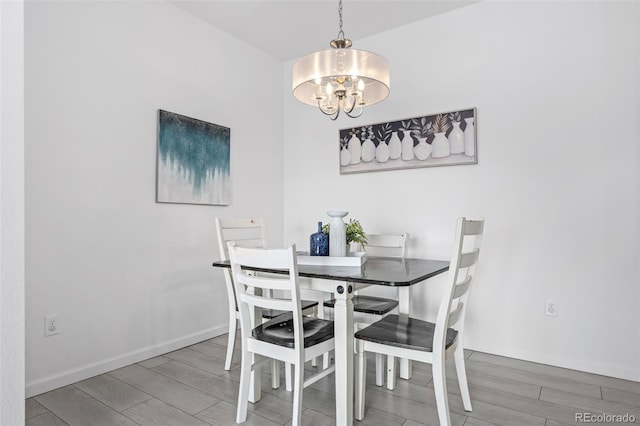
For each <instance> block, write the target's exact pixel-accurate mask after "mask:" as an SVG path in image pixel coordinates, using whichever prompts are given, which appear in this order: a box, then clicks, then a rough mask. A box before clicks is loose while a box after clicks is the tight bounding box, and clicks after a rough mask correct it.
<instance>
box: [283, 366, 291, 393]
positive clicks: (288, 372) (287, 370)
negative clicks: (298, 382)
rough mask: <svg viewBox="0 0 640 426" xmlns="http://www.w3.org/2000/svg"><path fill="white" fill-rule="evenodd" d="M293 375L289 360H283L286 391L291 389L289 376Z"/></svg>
mask: <svg viewBox="0 0 640 426" xmlns="http://www.w3.org/2000/svg"><path fill="white" fill-rule="evenodd" d="M292 375H293V372H292V370H291V363H290V362H285V363H284V380H285V383H286V385H285V386H286V389H287V392H291V391H292V390H293V378H292V377H291V376H292Z"/></svg>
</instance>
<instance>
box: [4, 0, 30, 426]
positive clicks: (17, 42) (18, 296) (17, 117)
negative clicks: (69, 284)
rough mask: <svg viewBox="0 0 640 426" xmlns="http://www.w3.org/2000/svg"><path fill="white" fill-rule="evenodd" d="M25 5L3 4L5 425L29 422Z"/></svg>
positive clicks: (18, 3) (19, 2)
mask: <svg viewBox="0 0 640 426" xmlns="http://www.w3.org/2000/svg"><path fill="white" fill-rule="evenodd" d="M23 17H24V4H23V2H22V1H13V2H0V98H1V99H2V102H1V103H0V424H2V425H20V424H24V395H25V393H24V352H25V351H24V304H25V303H24V280H25V278H24V275H25V273H24V262H25V260H24V220H25V219H24V20H23Z"/></svg>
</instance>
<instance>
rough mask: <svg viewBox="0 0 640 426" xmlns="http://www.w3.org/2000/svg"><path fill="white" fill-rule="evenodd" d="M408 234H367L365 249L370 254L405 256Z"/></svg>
mask: <svg viewBox="0 0 640 426" xmlns="http://www.w3.org/2000/svg"><path fill="white" fill-rule="evenodd" d="M408 238H409V234H408V233H405V234H399V235H392V234H367V245H366V247H365V251H366V252H367V254H368V255H370V256H384V257H407V240H408Z"/></svg>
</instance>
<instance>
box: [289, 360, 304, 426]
mask: <svg viewBox="0 0 640 426" xmlns="http://www.w3.org/2000/svg"><path fill="white" fill-rule="evenodd" d="M294 369H295V373H294V380H295V384H294V386H293V417H292V419H291V426H300V425H301V424H302V390H303V388H304V362H303V360H302V359H300V360H298V362H297V363H295V367H294Z"/></svg>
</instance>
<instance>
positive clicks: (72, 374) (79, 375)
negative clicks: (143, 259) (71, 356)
mask: <svg viewBox="0 0 640 426" xmlns="http://www.w3.org/2000/svg"><path fill="white" fill-rule="evenodd" d="M228 331H229V329H228V326H227V325H226V324H225V325H221V326H219V327H214V328H209V329H207V330H203V331H199V332H197V333H193V334H190V335H188V336H183V337H179V338H177V339H173V340H169V341H166V342H162V343H159V344H158V345H154V346H148V347H146V348H142V349H139V350H136V351H133V352H129V353H126V354H123V355H120V356H116V357H113V358H108V359H105V360H102V361H98V362H95V363H91V364H87V365H83V366H81V367H78V368H74V369H72V370H67V371H63V372H61V373H57V374H54V375H51V376H47V377H44V378H42V379H37V380H34V381H31V382H28V383H27V384H26V397H27V398H30V397H32V396H35V395H40V394H41V393H44V392H48V391H50V390H53V389H57V388H60V387H62V386H67V385H70V384H72V383H76V382H79V381H81V380H85V379H88V378H90V377H94V376H97V375H99V374H104V373H106V372H108V371H111V370H115V369H117V368H122V367H126V366H127V365H131V364H134V363H136V362H140V361H144V360H145V359H149V358H153V357H155V356H158V355H162V354H166V353H167V352H171V351H175V350H178V349H180V348H184V347H185V346H190V345H193V344H195V343H198V342H202V341H203V340H207V339H211V338H213V337H217V336H220V335H221V334H224V333H227V332H228Z"/></svg>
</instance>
